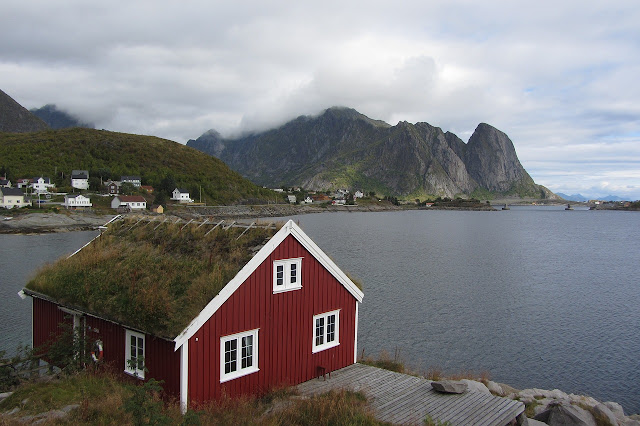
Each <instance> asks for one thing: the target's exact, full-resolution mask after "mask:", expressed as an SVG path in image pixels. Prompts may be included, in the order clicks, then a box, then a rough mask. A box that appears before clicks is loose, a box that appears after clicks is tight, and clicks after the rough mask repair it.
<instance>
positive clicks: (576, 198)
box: [556, 192, 629, 202]
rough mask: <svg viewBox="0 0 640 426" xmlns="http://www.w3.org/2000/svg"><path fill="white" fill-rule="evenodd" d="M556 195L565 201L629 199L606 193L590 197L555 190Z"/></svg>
mask: <svg viewBox="0 0 640 426" xmlns="http://www.w3.org/2000/svg"><path fill="white" fill-rule="evenodd" d="M556 195H557V196H558V197H562V198H564V199H565V200H567V201H579V202H586V201H589V200H600V201H629V200H627V199H626V198H620V197H618V196H617V195H607V196H606V197H597V196H595V195H594V196H592V197H588V196H585V195H582V194H572V195H567V194H564V193H562V192H556Z"/></svg>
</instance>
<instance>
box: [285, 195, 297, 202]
mask: <svg viewBox="0 0 640 426" xmlns="http://www.w3.org/2000/svg"><path fill="white" fill-rule="evenodd" d="M287 199H288V200H289V203H290V204H295V203H296V196H295V195H287Z"/></svg>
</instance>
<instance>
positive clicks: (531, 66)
mask: <svg viewBox="0 0 640 426" xmlns="http://www.w3.org/2000/svg"><path fill="white" fill-rule="evenodd" d="M1 9H2V13H1V14H0V36H1V37H2V40H4V41H5V42H4V43H2V44H0V75H2V76H3V87H2V90H4V91H5V92H7V93H8V94H9V95H10V96H12V97H14V99H16V100H17V101H18V102H20V103H21V104H22V105H24V106H25V107H27V108H33V107H40V106H42V105H44V104H46V103H55V104H57V105H59V106H61V107H63V108H65V109H68V110H69V111H71V112H73V113H75V114H77V115H79V116H80V117H81V118H83V119H85V120H91V121H94V122H95V123H96V125H97V126H98V127H100V128H108V129H112V130H117V131H126V132H131V133H145V134H154V135H157V136H161V137H167V138H169V139H173V140H177V141H179V142H183V143H184V142H186V140H187V139H189V138H195V137H197V136H199V135H200V134H201V133H202V132H204V131H205V130H207V129H209V128H216V129H218V130H219V131H221V132H223V133H226V134H232V133H234V132H237V131H242V130H250V129H263V128H266V127H269V126H272V125H276V124H280V123H282V122H283V121H285V120H288V119H291V118H294V117H296V116H298V115H300V114H314V113H317V112H319V111H320V110H322V109H324V108H327V107H329V106H333V105H343V106H349V107H353V108H355V109H357V110H359V111H360V112H362V113H364V114H366V115H369V116H370V117H372V118H376V119H382V120H385V121H388V122H389V123H391V124H395V123H396V122H397V121H399V120H407V121H410V122H416V121H426V122H429V123H430V124H432V125H435V126H439V127H441V128H443V129H444V130H450V131H453V132H454V133H456V134H458V135H459V136H460V137H461V138H463V140H466V139H468V137H469V136H470V135H471V132H473V129H474V128H475V127H476V125H477V124H478V123H479V122H487V123H489V124H492V125H493V126H495V127H497V128H499V129H500V130H502V131H504V132H506V133H507V134H508V135H509V136H510V137H511V139H512V140H513V141H514V144H515V147H516V150H517V152H518V154H519V156H520V159H521V162H522V163H523V165H524V166H525V168H527V169H528V171H529V172H530V173H531V175H532V177H533V178H534V179H535V180H536V181H538V182H540V183H542V184H545V185H547V186H549V187H550V188H552V189H553V188H558V190H563V192H567V191H571V190H572V188H575V189H580V188H587V187H585V186H584V185H587V184H589V185H591V186H590V187H589V188H603V190H604V189H609V188H616V189H618V190H620V191H626V192H627V193H629V194H631V193H633V191H636V192H635V194H636V195H635V196H636V197H637V198H640V191H638V189H637V188H638V187H640V178H639V177H638V175H637V171H638V166H637V164H636V163H634V162H633V161H627V162H623V161H620V160H621V159H625V158H627V159H629V158H633V157H634V156H635V158H638V157H637V156H638V154H639V153H638V149H637V148H635V147H636V146H638V145H639V144H638V142H639V139H640V106H638V102H637V99H638V98H639V97H640V86H639V85H638V84H637V83H636V80H637V75H638V74H639V71H640V54H639V53H640V52H639V50H640V43H639V41H640V29H639V27H638V25H637V22H640V6H638V5H637V2H636V1H635V0H628V1H627V0H613V1H606V2H605V1H602V0H595V1H591V2H588V3H585V2H584V1H577V0H567V1H564V2H554V3H551V2H545V1H543V2H530V1H525V2H508V1H503V0H487V1H484V2H473V1H470V0H451V1H435V2H419V1H402V2H399V3H398V2H396V3H390V2H383V1H379V0H371V1H367V2H366V3H365V2H361V1H356V2H346V3H345V2H338V1H336V0H328V1H325V2H322V3H320V2H317V3H311V4H309V3H308V2H297V3H291V2H284V1H281V0H278V1H273V2H262V1H255V0H248V1H239V2H221V1H204V0H188V1H186V2H182V3H176V2H168V1H150V0H143V1H136V2H131V1H122V0H117V1H116V0H114V1H112V2H109V3H104V2H103V3H96V2H85V1H81V0H67V1H58V2H50V1H45V0H21V1H17V0H9V1H6V2H4V3H3V5H2V7H1ZM616 161H617V163H614V162H616ZM605 169H606V170H607V172H606V173H604V172H599V170H605ZM614 171H616V172H619V174H616V175H612V174H611V173H613V172H614Z"/></svg>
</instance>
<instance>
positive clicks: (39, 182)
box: [31, 176, 56, 194]
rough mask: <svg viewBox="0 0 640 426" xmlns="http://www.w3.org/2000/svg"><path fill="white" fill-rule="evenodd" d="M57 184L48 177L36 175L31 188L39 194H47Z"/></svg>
mask: <svg viewBox="0 0 640 426" xmlns="http://www.w3.org/2000/svg"><path fill="white" fill-rule="evenodd" d="M55 186H56V185H55V184H54V183H51V179H49V178H48V177H43V176H40V177H35V178H33V179H32V180H31V188H33V192H35V193H37V194H46V193H47V192H49V190H50V189H51V188H55Z"/></svg>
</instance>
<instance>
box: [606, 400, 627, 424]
mask: <svg viewBox="0 0 640 426" xmlns="http://www.w3.org/2000/svg"><path fill="white" fill-rule="evenodd" d="M603 404H604V405H605V407H607V408H608V409H609V410H611V412H612V413H613V415H614V416H616V419H618V420H622V419H624V417H625V416H624V409H623V408H622V405H620V404H618V403H617V402H611V401H607V402H604V403H603Z"/></svg>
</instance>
